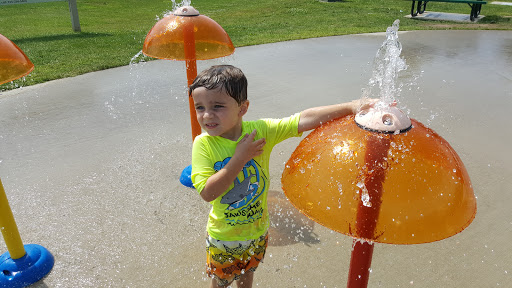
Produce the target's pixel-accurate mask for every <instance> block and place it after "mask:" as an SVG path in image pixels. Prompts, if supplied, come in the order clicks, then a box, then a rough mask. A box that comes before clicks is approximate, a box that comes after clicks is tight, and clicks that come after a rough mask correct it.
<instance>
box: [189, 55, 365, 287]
mask: <svg viewBox="0 0 512 288" xmlns="http://www.w3.org/2000/svg"><path fill="white" fill-rule="evenodd" d="M189 94H190V95H191V96H192V98H193V100H194V105H195V109H196V113H197V121H198V122H199V124H200V126H201V128H202V129H204V130H205V131H206V133H203V134H201V135H199V136H198V137H196V139H195V140H194V144H193V148H192V174H191V179H192V182H193V183H194V186H195V188H196V189H197V191H198V192H199V193H200V195H201V197H202V198H203V199H204V200H205V201H208V202H210V203H211V204H212V209H211V211H210V215H209V219H208V225H207V232H208V236H207V241H206V244H207V274H208V276H209V277H211V278H212V282H211V287H222V286H228V285H230V284H231V283H232V282H233V281H236V282H237V286H238V287H239V288H240V287H252V282H253V275H254V271H255V270H256V268H257V267H258V264H259V262H261V261H262V260H263V257H264V255H265V250H266V247H267V242H268V234H267V229H268V227H269V215H268V211H267V191H268V187H269V184H270V183H269V180H270V179H269V176H268V175H269V159H270V152H271V151H272V148H273V147H274V146H275V145H276V144H277V143H279V142H281V141H283V140H285V139H287V138H290V137H296V136H300V135H301V134H302V132H303V131H308V130H312V129H315V128H317V127H319V126H320V125H321V124H322V123H326V122H328V121H329V120H332V119H336V118H340V117H343V116H346V115H349V114H354V113H356V112H357V111H358V110H359V109H360V108H361V103H360V101H353V102H350V103H344V104H337V105H332V106H324V107H317V108H311V109H307V110H304V111H302V112H300V113H297V114H295V115H292V116H290V117H287V118H283V119H262V120H257V121H242V117H243V116H244V115H245V113H247V110H248V108H249V100H247V79H246V78H245V76H244V74H243V73H242V71H241V70H240V69H238V68H236V67H233V66H230V65H219V66H213V67H211V68H209V69H207V70H205V71H203V72H201V73H200V74H199V75H198V76H197V77H196V79H195V80H194V82H193V83H192V85H190V87H189ZM370 102H371V101H370ZM367 105H368V104H367Z"/></svg>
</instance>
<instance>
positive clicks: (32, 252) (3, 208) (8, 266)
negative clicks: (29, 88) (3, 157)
mask: <svg viewBox="0 0 512 288" xmlns="http://www.w3.org/2000/svg"><path fill="white" fill-rule="evenodd" d="M33 69H34V64H32V62H31V61H30V60H29V59H28V58H27V56H26V55H25V54H24V53H23V52H22V51H21V49H20V48H19V47H18V46H16V44H14V43H12V42H11V41H10V40H9V39H7V38H6V37H5V36H3V35H1V34H0V85H1V84H4V83H7V82H9V81H13V80H15V79H18V78H20V77H23V76H25V75H27V74H29V73H30V72H31V71H32V70H33ZM0 230H1V231H2V235H3V238H4V240H5V244H6V246H7V250H8V252H6V253H4V254H2V255H1V256H0V287H9V288H17V287H26V286H28V285H30V284H33V283H35V282H37V281H39V280H41V279H42V278H43V277H44V276H46V275H47V274H48V273H50V271H51V270H52V268H53V264H54V262H55V260H54V258H53V255H52V254H51V253H50V252H49V251H48V250H47V249H46V248H44V247H42V246H40V245H37V244H27V245H23V242H22V241H21V237H20V234H19V231H18V227H17V226H16V222H15V221H14V216H13V214H12V210H11V208H10V206H9V202H8V201H7V196H6V195H5V190H4V187H3V185H2V181H1V180H0Z"/></svg>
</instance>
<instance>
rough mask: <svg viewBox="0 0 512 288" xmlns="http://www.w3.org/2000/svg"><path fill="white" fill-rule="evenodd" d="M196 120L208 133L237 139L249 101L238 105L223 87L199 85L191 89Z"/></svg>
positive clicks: (233, 139) (240, 132)
mask: <svg viewBox="0 0 512 288" xmlns="http://www.w3.org/2000/svg"><path fill="white" fill-rule="evenodd" d="M192 98H193V99H194V106H195V109H196V113H197V122H199V125H201V128H203V129H204V130H205V131H206V132H207V133H208V134H209V135H211V136H221V137H224V138H226V139H230V140H232V141H237V140H238V138H240V136H241V134H242V116H243V115H244V114H245V113H246V112H247V108H248V106H249V101H245V102H244V103H242V104H241V105H238V103H237V102H236V100H235V99H233V98H232V97H231V96H229V95H228V94H227V93H226V92H225V91H224V90H223V89H220V88H218V89H213V90H208V89H206V88H204V87H199V88H196V89H194V91H192Z"/></svg>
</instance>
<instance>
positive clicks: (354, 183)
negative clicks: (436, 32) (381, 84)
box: [282, 101, 476, 288]
mask: <svg viewBox="0 0 512 288" xmlns="http://www.w3.org/2000/svg"><path fill="white" fill-rule="evenodd" d="M384 102H385V101H384ZM395 105H396V104H386V103H383V102H382V101H381V102H379V103H378V104H377V105H376V106H375V107H372V108H370V109H368V110H364V111H360V112H359V113H358V114H356V115H355V116H347V117H344V118H341V119H337V120H334V121H331V122H329V123H326V124H325V125H323V126H321V127H320V128H318V129H316V130H315V131H313V132H312V133H310V134H309V135H308V136H307V137H306V138H305V139H303V140H302V141H301V143H300V144H299V146H298V147H297V148H296V150H295V151H294V152H293V154H292V155H291V157H290V159H289V160H288V162H287V163H286V166H285V169H284V172H283V176H282V187H283V190H284V192H285V194H286V196H287V197H288V199H289V201H290V202H292V204H293V205H294V206H295V207H296V208H297V209H298V210H300V211H301V212H302V213H303V214H305V215H307V216H308V217H309V218H311V219H312V220H314V221H316V222H317V223H319V224H321V225H323V226H325V227H327V228H330V229H331V230H334V231H337V232H339V233H342V234H345V235H348V236H351V237H353V238H354V249H353V251H352V256H351V261H350V269H349V276H348V285H347V287H351V288H352V287H366V286H367V284H368V278H369V269H370V265H371V259H372V253H373V248H374V244H373V243H374V242H378V243H389V244H419V243H428V242H433V241H438V240H442V239H445V238H448V237H450V236H453V235H455V234H457V233H459V232H461V231H462V230H464V229H465V228H466V227H467V226H468V225H469V224H470V223H471V222H472V220H473V219H474V217H475V214H476V198H475V196H474V193H473V188H472V186H471V181H470V179H469V176H468V173H467V171H466V169H465V167H464V164H463V163H462V161H461V159H460V158H459V156H458V155H457V153H456V152H455V151H454V150H453V148H452V147H451V146H450V145H449V144H448V142H447V141H446V140H444V139H443V138H442V137H441V136H439V135H438V134H437V133H436V132H434V131H433V130H432V129H430V128H427V127H425V126H424V125H423V124H421V123H420V122H418V121H416V120H414V119H410V118H409V117H408V116H407V115H406V114H405V113H404V112H403V111H401V110H400V109H398V108H396V106H395Z"/></svg>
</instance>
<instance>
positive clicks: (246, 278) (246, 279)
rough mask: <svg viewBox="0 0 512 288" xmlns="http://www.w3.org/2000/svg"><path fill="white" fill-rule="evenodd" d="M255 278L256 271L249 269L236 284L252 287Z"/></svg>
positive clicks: (246, 287) (240, 286) (240, 287)
mask: <svg viewBox="0 0 512 288" xmlns="http://www.w3.org/2000/svg"><path fill="white" fill-rule="evenodd" d="M253 280H254V272H252V271H249V272H246V273H244V275H242V277H240V279H238V280H236V286H237V287H238V288H252V282H253Z"/></svg>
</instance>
